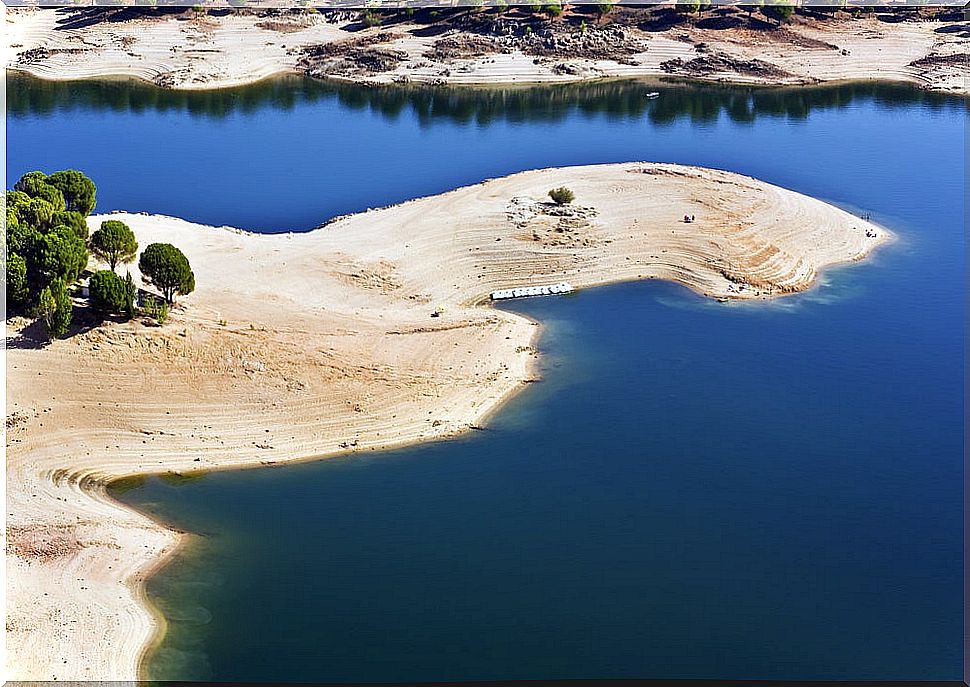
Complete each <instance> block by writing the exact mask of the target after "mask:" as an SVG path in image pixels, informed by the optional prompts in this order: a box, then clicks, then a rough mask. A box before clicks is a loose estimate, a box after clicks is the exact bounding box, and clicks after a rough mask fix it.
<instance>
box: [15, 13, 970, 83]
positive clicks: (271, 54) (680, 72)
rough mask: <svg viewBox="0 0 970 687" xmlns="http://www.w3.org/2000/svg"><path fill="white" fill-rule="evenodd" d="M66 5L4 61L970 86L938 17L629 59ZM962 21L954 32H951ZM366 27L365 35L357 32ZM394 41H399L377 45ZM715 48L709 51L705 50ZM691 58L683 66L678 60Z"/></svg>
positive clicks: (690, 37) (128, 67)
mask: <svg viewBox="0 0 970 687" xmlns="http://www.w3.org/2000/svg"><path fill="white" fill-rule="evenodd" d="M63 21H65V15H64V14H63V13H58V11H57V10H53V9H10V10H7V16H6V20H5V22H6V36H7V39H6V41H5V42H4V54H3V59H4V63H5V64H6V65H7V67H8V68H10V69H16V70H20V71H24V72H27V73H29V74H33V75H35V76H39V77H43V78H47V79H78V78H98V77H108V76H128V77H136V78H140V79H144V80H146V81H150V82H154V83H157V84H159V85H162V86H165V87H169V88H178V89H205V88H220V87H227V86H238V85H242V84H246V83H252V82H255V81H258V80H260V79H264V78H267V77H270V76H273V75H277V74H285V73H293V72H303V71H304V70H305V65H301V57H302V55H303V51H304V49H305V48H308V47H318V48H319V47H320V46H333V45H337V44H341V45H343V44H349V43H350V42H353V41H357V42H361V41H364V42H367V41H371V40H378V41H379V43H378V44H376V46H375V47H377V48H379V50H380V51H381V52H382V53H383V54H384V55H391V56H392V58H393V59H391V60H390V61H389V62H388V64H386V65H384V66H381V67H379V68H377V69H375V68H373V67H369V68H368V67H362V68H360V69H349V70H347V69H336V70H334V71H333V72H331V73H328V78H333V79H339V80H345V81H351V82H359V83H394V82H413V83H432V84H468V85H476V84H512V83H522V84H525V83H543V82H567V81H578V80H583V79H597V78H615V77H646V76H660V75H666V74H673V75H676V76H683V77H687V78H694V79H703V80H710V81H728V82H736V83H752V84H789V85H790V84H805V83H818V82H823V81H844V80H853V79H858V80H870V79H883V80H893V81H904V82H909V83H913V84H915V85H918V86H920V87H922V88H928V89H931V90H938V91H944V92H951V93H960V94H967V93H970V90H968V84H970V61H968V59H967V55H968V54H970V37H968V31H967V30H966V29H965V28H964V30H962V31H961V30H960V28H961V27H960V26H959V25H948V24H944V23H941V22H937V21H918V22H910V21H900V22H896V23H889V22H884V21H879V20H877V19H874V18H873V19H840V20H828V21H821V20H816V19H811V18H805V17H800V18H799V19H798V21H797V22H795V23H793V24H792V25H790V26H788V27H786V28H783V29H778V30H776V31H751V30H748V29H742V28H730V29H713V28H700V26H699V25H698V24H684V25H677V26H674V27H671V28H669V29H666V30H658V31H645V30H641V29H639V28H636V27H623V32H624V36H625V38H624V40H628V41H630V44H631V45H636V46H640V47H642V48H643V49H642V50H639V52H635V53H633V54H632V55H630V56H629V58H628V59H620V60H618V59H596V58H595V57H594V58H591V59H579V58H571V57H568V56H565V57H556V56H550V57H544V58H541V59H540V58H536V57H535V56H533V55H529V54H525V53H523V52H522V51H521V50H519V49H512V50H497V51H495V52H487V53H486V54H480V55H475V54H471V55H467V56H462V55H459V56H456V57H444V56H439V57H436V56H435V53H434V48H435V45H436V43H437V42H438V41H439V40H442V39H443V38H444V39H462V40H465V39H470V40H477V41H481V38H480V37H478V36H476V35H475V34H468V33H463V32H460V31H458V30H456V29H452V30H450V31H448V32H446V33H445V34H442V35H429V34H428V32H427V31H424V30H422V29H423V28H426V27H421V26H418V25H412V24H396V25H394V26H393V27H391V28H389V29H385V28H383V27H374V28H370V29H363V30H356V29H357V27H354V26H353V24H352V23H351V22H349V21H342V22H338V23H329V22H328V21H326V20H325V19H324V18H323V17H322V16H320V15H314V14H306V15H301V16H298V17H282V18H280V19H279V20H267V19H266V18H260V17H258V16H253V15H248V14H238V13H231V14H227V15H225V16H219V17H212V16H199V17H195V18H188V19H187V18H184V17H182V18H176V17H169V18H152V19H148V18H143V19H133V20H129V21H125V22H118V23H112V22H100V23H96V24H91V25H87V26H79V27H71V25H70V24H66V25H61V24H59V22H63ZM951 28H952V29H954V30H951ZM351 29H354V30H351ZM379 35H385V36H386V40H385V39H383V38H381V39H378V36H379ZM699 46H702V47H699ZM678 65H679V66H678Z"/></svg>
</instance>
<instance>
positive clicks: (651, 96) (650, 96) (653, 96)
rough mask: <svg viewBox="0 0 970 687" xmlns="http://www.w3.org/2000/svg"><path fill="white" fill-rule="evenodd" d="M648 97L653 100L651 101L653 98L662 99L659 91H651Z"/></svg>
mask: <svg viewBox="0 0 970 687" xmlns="http://www.w3.org/2000/svg"><path fill="white" fill-rule="evenodd" d="M647 97H648V98H651V99H652V98H659V97H660V93H658V92H657V91H650V92H649V93H647Z"/></svg>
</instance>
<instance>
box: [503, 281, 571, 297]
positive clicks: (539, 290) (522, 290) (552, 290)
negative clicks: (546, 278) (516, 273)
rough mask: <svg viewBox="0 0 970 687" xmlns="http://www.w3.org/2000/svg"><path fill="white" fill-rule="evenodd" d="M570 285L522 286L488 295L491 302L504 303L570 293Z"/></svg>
mask: <svg viewBox="0 0 970 687" xmlns="http://www.w3.org/2000/svg"><path fill="white" fill-rule="evenodd" d="M572 290H573V286H572V284H570V283H568V282H564V281H562V282H559V283H558V284H549V285H546V286H522V287H518V288H515V289H499V290H498V291H492V293H491V294H490V296H491V298H492V300H493V301H504V300H506V299H509V298H525V297H528V296H553V295H556V294H560V293H571V292H572Z"/></svg>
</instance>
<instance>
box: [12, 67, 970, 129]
mask: <svg viewBox="0 0 970 687" xmlns="http://www.w3.org/2000/svg"><path fill="white" fill-rule="evenodd" d="M650 91H658V92H659V93H660V97H659V98H656V99H648V98H646V94H647V93H649V92H650ZM326 100H336V101H338V102H339V103H340V104H341V105H343V106H344V107H348V108H351V109H366V110H369V111H371V112H376V113H380V114H381V115H383V116H384V117H387V118H390V119H393V118H396V117H398V116H400V115H401V114H402V112H405V111H409V112H411V113H413V114H414V115H415V116H416V117H417V118H418V119H419V121H421V122H422V123H425V124H427V123H429V122H430V121H431V120H434V119H447V120H451V121H454V122H475V123H477V124H489V123H492V122H495V121H502V120H505V121H509V122H523V121H539V122H542V121H559V120H561V119H563V118H566V117H568V116H570V115H571V114H572V113H574V112H579V113H585V114H589V115H594V114H605V115H609V116H614V117H633V118H640V117H647V118H649V119H650V121H651V122H654V123H657V124H663V123H665V122H673V121H675V120H677V119H680V118H688V119H690V120H691V121H693V122H710V121H714V120H716V119H717V118H718V117H719V116H720V115H721V114H722V113H724V114H725V115H727V116H728V117H729V118H730V119H731V120H732V121H734V122H754V121H755V120H756V119H757V118H758V117H759V116H770V117H788V118H793V119H799V118H803V117H806V116H807V115H808V114H809V112H811V111H812V110H818V109H831V108H840V107H847V106H848V105H850V104H852V103H858V102H860V101H861V102H865V101H872V102H875V103H877V104H879V105H882V106H886V107H902V106H911V105H915V104H919V105H925V106H928V107H933V108H945V107H964V108H968V109H970V100H967V99H962V98H957V97H954V96H948V95H944V94H939V93H931V92H928V91H921V90H917V89H914V88H913V87H912V86H909V85H902V84H891V83H881V82H880V83H876V82H873V83H868V82H853V83H844V84H836V85H823V86H818V87H805V88H763V87H740V86H718V85H703V84H696V85H695V84H691V85H687V84H681V83H677V82H675V81H670V80H663V81H660V82H658V81H654V80H642V81H630V80H608V81H597V82H592V83H578V84H556V85H547V86H534V87H527V86H520V87H489V88H455V87H430V86H399V85H394V86H369V87H361V86H354V85H351V84H345V83H339V82H325V81H318V80H315V79H309V78H304V77H297V76H288V77H280V78H275V79H269V80H266V81H261V82H259V83H256V84H252V85H249V86H242V87H239V88H230V89H220V90H210V91H173V90H168V89H163V88H158V87H157V86H154V85H151V84H147V83H143V82H140V81H127V80H118V81H70V82H64V81H41V80H38V79H34V78H32V77H29V76H27V75H24V74H20V73H16V72H12V73H11V74H10V75H8V78H7V113H8V115H10V116H18V115H22V114H25V113H31V114H34V115H36V114H41V113H50V112H56V111H64V110H71V109H77V108H81V109H104V110H113V111H121V112H143V111H146V110H156V111H161V112H168V111H176V112H186V113H188V114H190V115H193V116H204V117H212V118H220V117H226V116H229V115H231V114H233V113H236V112H243V113H253V112H256V111H258V110H260V109H263V108H271V109H273V110H284V111H285V110H290V109H293V108H294V107H297V106H299V105H301V104H306V103H316V102H320V101H326Z"/></svg>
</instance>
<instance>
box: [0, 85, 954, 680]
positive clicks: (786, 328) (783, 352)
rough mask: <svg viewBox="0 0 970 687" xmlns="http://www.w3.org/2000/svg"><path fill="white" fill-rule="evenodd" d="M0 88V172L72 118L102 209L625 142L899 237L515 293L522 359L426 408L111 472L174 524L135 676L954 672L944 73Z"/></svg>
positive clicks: (408, 185)
mask: <svg viewBox="0 0 970 687" xmlns="http://www.w3.org/2000/svg"><path fill="white" fill-rule="evenodd" d="M12 88H14V89H15V92H14V95H11V94H10V93H8V103H9V104H10V105H11V108H12V110H13V112H14V114H12V116H11V118H10V121H9V123H8V127H9V129H8V135H9V145H8V170H9V173H10V175H11V176H16V175H17V174H19V173H20V172H21V170H25V169H29V168H33V167H41V168H48V169H50V168H60V167H64V166H70V165H78V166H85V165H83V164H81V161H82V152H83V151H82V149H81V146H80V144H77V145H75V144H74V143H72V141H73V139H74V137H78V138H81V137H82V136H83V137H87V145H86V149H87V155H88V157H89V158H90V159H89V162H90V164H89V165H87V167H91V166H92V165H93V169H92V170H91V171H92V175H93V176H94V177H95V178H96V180H97V181H98V182H99V185H100V188H99V202H100V207H101V208H102V209H108V208H112V207H119V208H120V207H124V208H126V209H129V210H136V211H137V210H147V211H157V212H170V213H172V214H179V215H185V216H189V217H191V218H193V219H197V220H200V221H207V222H212V223H218V224H221V223H229V224H236V225H239V226H244V227H254V228H258V229H263V230H279V229H293V228H306V227H309V226H312V225H314V224H316V223H319V222H320V221H322V220H324V219H326V218H327V217H329V216H332V215H335V214H339V213H340V212H345V211H348V210H355V209H361V208H362V207H366V206H367V205H381V204H383V203H385V202H392V201H394V200H398V199H401V198H404V197H409V196H413V195H418V194H421V193H431V192H436V191H439V190H443V189H445V188H451V187H454V186H457V185H460V184H463V183H467V182H472V181H477V180H480V179H481V178H483V177H486V176H494V175H496V174H504V173H506V172H510V171H515V170H517V169H526V168H531V167H543V166H548V165H554V164H573V163H577V164H578V163H586V162H608V161H617V160H629V159H652V160H663V161H677V162H690V163H696V164H703V165H708V166H715V167H721V168H725V169H730V170H733V171H740V172H744V173H749V174H753V175H756V176H759V177H761V178H764V179H766V180H768V181H772V182H774V183H780V184H782V185H784V186H787V187H789V188H793V189H795V190H798V191H801V192H804V193H809V194H812V195H816V196H819V197H822V198H825V199H827V200H831V201H834V202H837V203H840V204H842V205H844V206H846V207H849V208H853V209H858V210H860V211H867V212H871V213H872V215H873V219H875V220H876V221H879V222H882V223H884V224H886V225H888V226H890V227H891V228H892V229H893V230H894V231H895V232H896V233H897V234H898V235H899V241H898V242H897V243H895V244H894V245H892V246H889V247H887V248H885V249H884V250H882V251H881V252H879V253H878V254H877V255H876V256H875V257H874V259H873V260H872V261H870V262H868V263H866V264H864V265H854V266H850V267H845V268H839V269H836V270H831V271H830V272H828V273H827V274H826V275H825V277H824V280H823V282H824V283H823V284H822V285H821V287H820V288H818V289H816V290H814V291H812V292H810V293H807V294H804V295H800V296H796V297H793V298H789V299H785V300H781V301H777V302H773V303H770V304H749V305H743V306H742V305H720V304H716V303H710V302H707V301H705V300H703V299H700V298H698V297H696V296H694V295H692V294H690V293H688V292H686V291H685V290H683V289H681V288H679V287H676V286H673V285H669V284H659V283H646V284H625V285H617V286H611V287H604V288H601V289H594V290H589V291H584V292H581V293H579V294H577V295H576V296H573V297H568V298H559V299H541V300H532V301H526V302H520V303H516V304H514V305H512V306H511V307H513V308H515V309H516V310H518V311H520V312H523V313H525V314H527V315H529V316H530V317H534V318H537V319H539V320H540V321H542V323H543V325H544V328H543V335H542V339H541V342H540V346H541V349H542V353H543V355H542V358H541V365H542V368H543V377H544V381H543V382H542V383H540V384H535V385H531V386H530V387H529V388H528V389H527V390H526V391H525V392H523V393H522V394H520V395H518V396H516V397H515V398H514V399H512V401H511V402H510V403H509V404H508V405H507V406H506V407H505V408H503V410H502V411H501V412H500V413H499V414H498V415H497V416H496V417H495V418H493V419H492V421H490V423H489V425H488V428H487V430H486V431H483V432H474V433H472V434H469V435H467V436H465V437H462V438H460V439H458V440H455V441H450V442H444V443H438V444H429V445H423V446H419V447H413V448H408V449H403V450H397V451H390V452H385V453H368V454H366V455H355V456H350V457H346V458H338V459H333V460H328V461H324V462H319V463H313V464H305V465H299V466H292V467H287V468H281V469H273V470H255V471H241V472H233V473H219V474H210V475H205V476H200V477H196V478H193V479H175V478H171V477H149V478H146V479H144V480H141V481H135V482H128V483H126V484H123V485H118V487H117V488H116V489H115V493H116V495H117V496H118V497H119V498H121V499H122V500H124V501H125V502H127V503H130V504H132V505H133V506H135V507H137V508H140V509H143V510H145V511H147V512H149V513H152V514H154V515H155V516H157V517H159V518H161V519H163V520H165V521H167V522H171V523H172V524H173V525H176V526H178V527H181V528H184V529H187V530H189V531H191V532H194V533H197V534H198V535H199V536H197V537H195V538H194V539H193V543H192V545H191V546H190V547H188V548H187V549H185V550H184V551H182V552H181V553H180V554H179V556H178V557H177V559H176V560H175V561H174V562H173V564H172V565H170V566H169V567H168V568H166V569H165V570H164V571H162V573H161V574H159V575H157V576H156V577H155V578H153V579H152V581H151V582H150V584H149V593H150V595H151V597H152V599H153V600H154V601H155V602H156V603H157V604H158V606H159V608H160V609H161V610H162V611H163V613H164V614H165V615H166V617H167V618H168V621H169V630H170V631H169V634H168V636H167V637H166V640H165V641H164V642H163V644H162V645H161V646H160V647H159V648H158V649H157V650H156V651H155V652H154V653H153V654H152V655H151V657H150V660H149V662H148V665H147V673H148V676H150V677H154V678H159V679H216V680H315V681H321V680H323V681H326V680H332V681H336V680H363V681H381V680H401V681H403V680H431V679H435V680H449V679H490V678H556V677H655V678H674V677H702V678H761V679H957V678H959V677H961V667H962V666H961V632H962V623H961V621H962V602H963V595H962V572H963V570H962V535H963V527H962V499H963V486H962V485H963V450H962V449H963V444H962V441H963V422H964V415H963V393H962V392H963V374H964V366H963V298H964V292H965V291H964V288H963V284H964V281H963V280H964V263H963V255H964V226H965V221H966V217H965V208H964V202H963V198H964V191H965V184H966V179H965V176H964V170H965V167H964V151H963V149H962V143H963V141H964V130H965V127H966V121H967V109H966V105H965V103H964V102H962V101H954V100H947V99H940V98H936V97H932V98H927V97H926V96H925V95H923V94H920V93H918V92H916V91H912V90H910V89H905V88H897V87H873V86H858V87H857V86H845V87H839V88H835V89H820V90H814V91H797V92H791V91H752V90H750V89H720V88H709V87H698V88H693V87H685V86H669V87H667V86H665V87H663V88H664V94H663V95H662V97H661V98H660V99H659V100H658V101H649V103H646V104H645V102H646V101H644V100H643V99H642V98H641V97H640V95H641V93H640V91H642V90H644V89H647V90H652V89H654V88H657V87H656V86H655V85H652V84H651V85H638V84H599V85H595V86H590V87H580V88H576V89H540V90H527V91H511V92H509V91H496V90H492V91H488V92H475V91H469V92H459V93H457V94H456V93H454V92H451V91H433V92H427V91H376V92H375V91H370V90H357V89H351V90H348V89H337V88H335V87H329V86H322V85H319V84H308V83H305V82H302V81H292V80H290V81H285V82H275V83H273V84H267V85H264V86H262V87H260V88H262V89H263V90H258V89H256V90H251V91H240V92H236V93H235V94H234V95H233V93H232V92H227V93H222V94H206V95H201V96H172V97H171V98H170V99H169V96H167V95H165V94H163V93H161V92H156V91H153V90H151V89H145V88H143V87H137V86H131V85H110V86H107V85H102V86H92V85H90V84H88V85H71V86H63V85H60V86H57V87H52V86H47V85H41V84H37V83H36V82H31V81H20V82H15V83H14V84H13V85H12ZM16 89H19V90H16ZM638 89H640V90H638ZM668 89H669V90H668ZM152 98H154V100H152ZM193 98H198V99H197V100H193ZM665 101H666V104H665V105H663V106H662V107H665V108H667V110H666V111H660V108H661V104H662V103H665ZM651 103H653V104H651ZM41 132H43V137H42V138H33V139H32V137H37V136H40V135H41ZM294 134H296V136H294ZM291 138H297V139H298V140H299V145H298V144H297V143H296V142H290V139H291ZM31 140H33V141H35V143H34V144H33V145H30V144H29V142H30V141H31ZM37 140H42V141H43V145H40V146H38V145H36V141H37ZM241 146H249V148H248V150H250V151H257V153H258V158H259V161H260V166H259V168H258V173H257V172H256V171H254V167H253V165H252V164H249V165H245V166H244V165H241V164H234V163H238V162H239V158H238V157H237V156H239V155H241V154H242V153H240V152H239V151H238V148H239V147H241ZM287 146H288V147H287ZM190 149H191V150H192V151H195V155H194V157H192V158H191V163H190V164H186V163H185V159H187V158H185V157H184V153H185V152H186V151H187V150H190ZM324 150H326V151H330V152H329V153H327V154H324V153H323V151H324ZM274 151H275V152H274ZM149 152H151V154H150V155H149V154H148V153H149ZM146 160H148V161H150V162H147V163H146ZM378 160H380V161H381V163H380V164H376V165H375V161H378ZM179 164H180V165H181V166H178V165H179ZM281 165H285V166H286V167H287V170H288V171H287V173H285V174H284V173H282V170H281V169H279V167H280V166H281ZM405 168H407V169H409V170H410V173H408V174H405V173H403V170H404V169H405ZM133 170H134V171H133ZM217 172H218V173H217ZM99 174H100V176H99ZM133 180H134V183H133ZM162 180H164V182H165V183H161V181H162ZM200 181H204V182H205V183H200ZM256 188H263V189H264V193H263V194H262V195H260V194H255V193H254V189H256Z"/></svg>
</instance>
